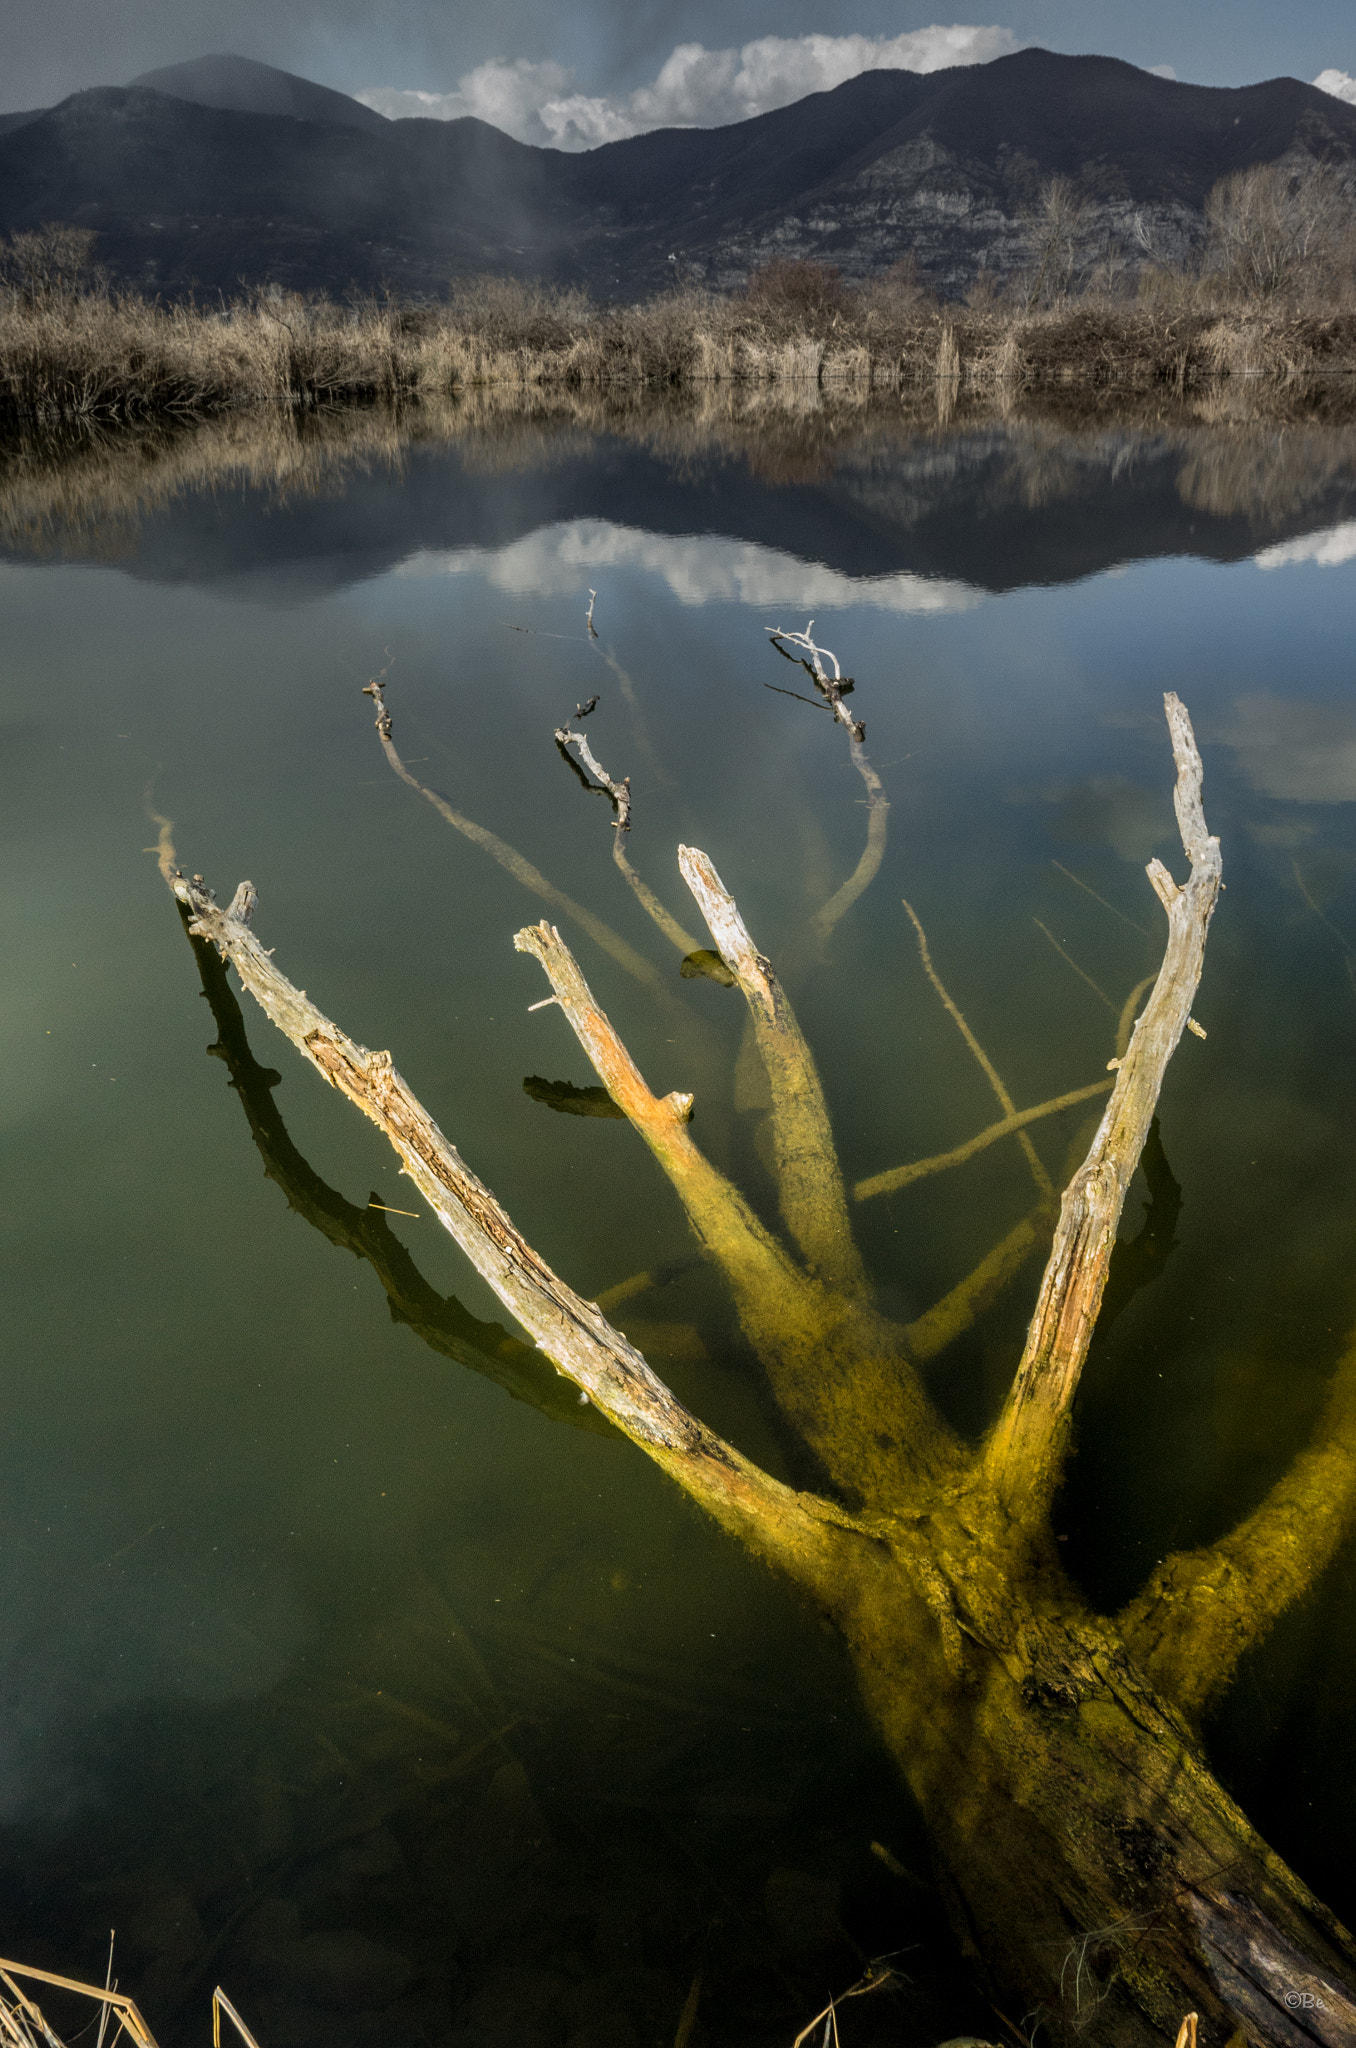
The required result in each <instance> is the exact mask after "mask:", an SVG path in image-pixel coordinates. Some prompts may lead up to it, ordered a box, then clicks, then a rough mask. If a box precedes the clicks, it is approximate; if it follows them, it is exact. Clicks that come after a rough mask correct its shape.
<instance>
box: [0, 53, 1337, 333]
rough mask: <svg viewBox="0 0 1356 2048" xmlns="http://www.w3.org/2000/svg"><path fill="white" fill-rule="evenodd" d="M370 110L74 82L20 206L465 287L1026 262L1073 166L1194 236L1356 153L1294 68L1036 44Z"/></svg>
mask: <svg viewBox="0 0 1356 2048" xmlns="http://www.w3.org/2000/svg"><path fill="white" fill-rule="evenodd" d="M212 61H213V62H217V61H218V60H212ZM241 62H242V63H243V62H244V60H241ZM269 68H270V67H266V66H260V67H254V69H256V70H258V71H264V72H267V71H268V70H269ZM188 69H189V70H192V67H188ZM155 75H156V74H148V77H149V76H155ZM276 79H277V80H281V81H284V82H285V85H286V91H287V92H288V93H291V90H292V86H293V85H299V86H306V85H308V83H309V82H308V81H305V80H294V79H293V76H292V74H289V73H281V72H280V73H277V74H276ZM245 82H246V84H247V85H249V84H250V79H249V76H248V74H247V75H246V80H245ZM267 83H268V82H267V81H265V84H267ZM258 86H259V81H258V80H257V79H256V80H254V82H253V85H252V86H251V87H250V89H251V90H253V89H254V88H255V87H258ZM268 89H269V90H270V91H274V90H279V91H281V90H282V89H283V88H282V87H277V86H275V85H269V86H268ZM313 91H314V93H315V94H316V95H318V96H320V97H319V98H318V99H315V100H311V101H305V100H304V96H303V103H305V104H307V105H309V106H311V107H312V108H316V107H318V108H320V109H321V110H322V112H323V111H324V110H325V109H326V108H328V107H329V104H330V102H331V101H334V100H337V101H340V102H343V100H344V97H345V96H344V95H342V94H331V93H330V92H329V89H328V88H325V87H319V86H317V87H314V88H313ZM349 104H350V105H351V106H352V107H353V108H355V109H358V108H359V102H357V101H352V102H349ZM361 112H362V113H363V114H365V115H366V114H370V121H369V120H357V121H349V120H344V121H339V120H336V119H332V118H330V117H329V115H328V114H326V116H325V118H323V119H322V118H316V116H315V114H314V113H310V114H301V115H298V114H296V113H277V112H271V111H270V112H254V111H241V110H239V109H237V108H223V107H211V106H207V105H204V104H202V103H201V102H198V101H193V100H190V99H187V98H184V97H182V96H179V95H171V94H168V93H166V92H163V91H161V90H159V89H158V88H156V87H153V86H151V85H150V84H148V83H140V84H133V85H130V86H121V87H98V88H94V89H92V90H91V91H88V92H85V93H79V94H74V95H72V96H71V97H70V98H69V99H67V100H64V101H62V102H60V103H59V105H57V106H56V107H53V108H50V109H46V110H44V111H42V112H40V113H38V114H36V115H30V116H23V117H11V120H12V124H11V125H9V126H8V127H6V126H5V124H4V123H3V122H0V230H7V231H9V232H13V231H15V230H16V229H22V228H25V227H33V226H36V225H38V224H39V223H40V222H41V221H43V220H51V219H60V220H65V221H69V222H72V223H73V224H75V225H79V226H87V227H90V228H93V229H94V230H95V232H96V233H97V234H98V236H99V243H98V248H97V254H98V257H99V259H100V260H101V261H103V262H104V263H106V264H107V265H108V267H109V269H110V270H111V272H112V273H113V274H114V275H115V276H116V277H117V278H119V279H120V280H123V281H126V282H130V283H136V284H139V285H142V286H148V287H151V288H153V289H155V290H158V291H163V292H166V293H168V294H170V295H182V294H185V293H188V292H191V291H194V290H197V291H203V290H206V291H225V292H231V291H234V290H236V289H238V288H239V286H240V285H241V283H245V284H248V285H260V284H265V283H274V282H276V283H278V284H281V285H283V286H285V287H287V288H295V289H301V290H308V291H314V290H320V291H326V292H329V293H332V294H334V293H342V292H343V291H345V290H346V289H349V288H351V287H352V288H357V289H358V290H361V291H371V290H374V289H378V288H381V287H387V288H390V289H394V290H396V291H399V292H403V293H407V294H411V295H441V293H442V292H443V291H444V290H445V288H446V285H447V283H448V281H449V279H451V278H453V277H455V276H457V275H465V274H468V273H471V272H484V271H492V272H501V273H508V274H515V275H520V276H539V277H543V278H545V279H548V280H550V281H553V282H578V283H584V284H587V285H589V286H590V287H592V288H593V289H594V290H596V291H600V292H602V293H603V294H605V295H617V294H619V293H620V294H623V295H636V294H638V293H641V292H646V291H651V290H653V289H655V288H656V287H657V286H660V285H662V284H663V283H664V282H666V281H670V280H672V279H673V278H674V277H675V275H676V276H678V277H679V278H681V279H683V280H685V281H686V280H692V281H700V282H702V283H705V284H708V285H712V286H716V287H720V288H726V287H729V286H732V285H737V284H739V283H741V282H742V281H743V279H744V278H745V277H746V276H747V274H748V271H749V269H750V267H751V266H753V265H756V264H758V263H760V262H766V261H767V260H768V259H769V258H770V257H772V256H777V255H781V256H791V257H810V258H814V259H817V260H821V261H828V262H832V263H835V264H838V265H839V266H841V268H842V269H843V271H844V272H845V274H847V275H848V276H864V275H868V274H870V273H871V272H873V271H879V270H882V269H884V268H887V267H888V265H889V264H890V263H891V262H892V261H894V260H896V259H897V258H898V257H900V256H903V255H906V254H908V253H910V252H912V253H913V254H914V255H915V256H916V258H917V260H918V262H919V265H920V268H921V270H922V273H923V275H924V277H925V278H926V279H927V280H928V281H929V282H931V283H932V284H934V285H935V286H936V287H938V288H939V289H941V290H942V291H944V292H955V291H960V290H963V289H964V288H965V286H966V285H967V284H969V283H970V282H972V281H973V279H974V277H975V276H976V275H978V274H979V272H980V271H981V270H984V269H989V270H991V271H994V272H997V273H998V274H1000V275H1001V274H1003V273H1005V272H1007V271H1009V270H1011V269H1013V268H1016V267H1019V266H1020V264H1021V263H1023V262H1024V261H1026V260H1027V257H1028V251H1029V236H1028V231H1027V229H1026V226H1025V223H1024V217H1023V216H1024V213H1025V210H1026V209H1027V208H1028V207H1029V206H1030V205H1031V203H1032V202H1033V201H1034V200H1035V198H1036V196H1037V193H1038V190H1039V187H1040V184H1041V181H1042V180H1043V179H1044V178H1046V177H1048V176H1050V175H1052V174H1054V173H1058V174H1061V175H1063V176H1066V177H1070V178H1072V179H1073V180H1074V181H1075V182H1076V184H1077V185H1078V187H1079V189H1080V192H1081V193H1082V194H1083V196H1084V198H1085V201H1086V203H1087V208H1088V213H1087V220H1086V234H1087V236H1088V237H1089V239H1090V241H1092V242H1096V243H1098V244H1101V245H1109V244H1111V243H1113V242H1115V241H1120V242H1121V243H1123V244H1125V245H1128V246H1130V247H1132V248H1133V247H1135V246H1137V245H1143V244H1144V243H1146V242H1147V243H1149V244H1150V245H1152V246H1153V247H1154V248H1155V249H1156V250H1157V251H1158V252H1159V253H1160V254H1161V255H1163V256H1166V257H1169V258H1177V257H1180V256H1182V255H1184V254H1186V253H1187V252H1188V251H1189V250H1190V249H1191V248H1192V247H1194V246H1196V245H1197V244H1198V243H1199V241H1200V240H1201V237H1202V235H1203V232H1204V219H1203V206H1204V201H1205V197H1206V194H1207V193H1208V191H1209V190H1210V187H1211V186H1212V185H1213V184H1214V183H1215V182H1216V180H1217V179H1218V178H1220V177H1222V176H1224V175H1226V174H1227V173H1229V172H1230V171H1234V170H1238V169H1242V168H1244V167H1245V166H1246V165H1247V164H1250V163H1256V162H1276V161H1281V162H1292V163H1294V164H1296V165H1297V166H1299V165H1302V164H1303V163H1304V162H1305V161H1308V160H1313V159H1317V158H1326V159H1328V160H1330V161H1333V162H1336V163H1338V164H1339V165H1351V166H1353V167H1356V107H1352V106H1348V105H1347V104H1346V103H1345V102H1343V101H1340V100H1337V99H1334V98H1332V97H1331V96H1329V95H1327V94H1325V93H1322V92H1320V91H1318V90H1317V89H1316V88H1314V87H1312V86H1306V85H1304V84H1302V83H1301V82H1300V81H1298V80H1295V79H1284V78H1282V79H1273V80H1267V81H1264V82H1262V83H1260V84H1257V85H1251V86H1241V87H1211V86H1194V85H1187V84H1182V83H1179V82H1177V81H1175V80H1167V79H1161V78H1158V77H1157V76H1155V75H1153V74H1151V73H1148V72H1143V71H1139V70H1137V69H1136V67H1134V66H1133V65H1130V64H1126V63H1124V62H1123V61H1122V60H1120V59H1117V58H1104V57H1063V56H1058V55H1055V54H1052V53H1051V52H1049V51H1043V50H1039V49H1026V50H1021V51H1018V52H1016V53H1014V54H1013V55H1011V56H1007V57H1001V58H997V59H995V60H993V61H992V62H991V63H989V64H985V65H975V66H966V67H955V68H953V69H951V70H947V71H939V72H932V73H928V74H921V73H916V72H903V71H869V72H863V73H861V74H859V75H858V76H857V77H856V78H853V79H849V80H848V81H847V82H846V83H845V84H843V85H839V86H837V87H835V88H833V89H832V90H831V91H827V92H823V93H816V94H813V95H811V96H810V97H808V98H807V99H804V100H801V101H799V102H797V103H796V104H795V105H793V106H791V107H784V108H779V109H777V110H775V111H773V112H772V113H768V114H759V115H755V116H753V117H751V118H749V119H747V120H745V121H741V122H737V123H734V124H731V125H730V126H727V127H723V128H715V129H698V128H675V129H657V130H653V131H651V132H650V133H648V134H645V135H639V136H632V137H630V138H627V139H626V140H623V141H618V142H611V143H605V144H603V145H601V146H600V147H599V148H597V149H593V150H588V151H581V152H566V151H560V150H555V149H549V148H539V147H537V146H536V145H533V144H530V143H524V142H518V141H516V140H515V139H514V138H512V137H510V136H508V135H505V134H503V133H502V131H500V130H498V129H495V128H492V127H490V126H489V125H488V124H487V123H484V122H481V121H477V120H475V119H474V118H471V117H465V118H463V119H461V120H457V121H451V122H441V121H434V120H423V119H413V120H400V121H387V120H385V119H384V117H382V116H381V115H379V114H375V113H372V112H371V110H370V109H361ZM15 123H17V125H14V124H15Z"/></svg>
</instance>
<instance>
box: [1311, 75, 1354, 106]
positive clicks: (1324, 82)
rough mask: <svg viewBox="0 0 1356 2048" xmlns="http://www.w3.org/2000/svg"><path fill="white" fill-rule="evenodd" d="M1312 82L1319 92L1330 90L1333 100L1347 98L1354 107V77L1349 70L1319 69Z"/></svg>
mask: <svg viewBox="0 0 1356 2048" xmlns="http://www.w3.org/2000/svg"><path fill="white" fill-rule="evenodd" d="M1314 84H1315V85H1316V86H1317V87H1318V89H1319V91H1320V92H1330V93H1331V94H1332V96H1333V98H1334V99H1335V100H1347V101H1349V102H1350V104H1351V105H1352V106H1354V107H1356V78H1353V77H1352V75H1351V73H1350V72H1349V71H1334V70H1331V69H1330V70H1327V71H1320V72H1319V74H1318V77H1317V78H1316V79H1315V80H1314Z"/></svg>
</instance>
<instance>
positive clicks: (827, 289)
mask: <svg viewBox="0 0 1356 2048" xmlns="http://www.w3.org/2000/svg"><path fill="white" fill-rule="evenodd" d="M745 297H746V298H747V300H748V303H749V305H750V307H751V308H753V309H754V311H756V312H757V313H759V314H761V315H762V316H763V317H764V318H765V319H771V320H774V321H796V322H799V323H803V324H804V323H808V324H811V325H814V326H818V325H820V324H821V323H822V322H824V321H827V320H831V319H832V318H833V316H834V315H835V314H837V315H838V316H839V317H840V318H841V317H842V316H843V315H844V314H845V313H846V312H847V311H848V309H849V301H850V297H851V294H850V293H849V290H848V287H847V285H846V284H845V283H844V282H843V273H842V271H841V270H839V268H838V266H837V265H836V264H833V263H809V262H805V261H803V260H801V259H800V258H795V259H792V258H791V257H787V256H774V257H773V258H772V260H771V261H770V262H768V263H764V264H762V265H761V266H760V268H759V269H757V270H754V271H751V272H750V274H749V282H748V287H747V290H746V292H745Z"/></svg>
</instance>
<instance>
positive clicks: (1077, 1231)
mask: <svg viewBox="0 0 1356 2048" xmlns="http://www.w3.org/2000/svg"><path fill="white" fill-rule="evenodd" d="M1163 705H1164V710H1165V712H1166V714H1167V720H1168V730H1169V732H1170V734H1171V736H1172V750H1173V756H1174V758H1175V760H1176V763H1177V786H1176V789H1175V791H1174V797H1173V801H1174V805H1175V807H1176V811H1177V824H1178V829H1179V831H1180V832H1181V835H1182V844H1183V847H1184V848H1185V849H1186V853H1187V857H1188V859H1189V860H1190V862H1191V877H1190V880H1189V881H1188V883H1187V885H1186V887H1185V889H1179V888H1178V887H1177V885H1176V883H1175V882H1174V881H1173V880H1172V877H1171V876H1170V875H1169V874H1168V872H1167V870H1166V868H1164V867H1163V866H1162V863H1161V862H1159V861H1152V862H1150V864H1149V869H1148V874H1149V879H1150V881H1151V882H1152V883H1153V885H1154V888H1155V890H1156V891H1157V893H1158V895H1159V897H1160V900H1161V901H1162V902H1163V904H1164V907H1165V909H1166V910H1167V914H1168V944H1167V949H1166V951H1165V953H1164V955H1163V965H1162V967H1161V968H1160V969H1159V974H1158V979H1157V981H1156V983H1155V984H1154V991H1153V994H1152V995H1151V996H1150V998H1149V1001H1148V1003H1147V1005H1146V1006H1145V1010H1144V1013H1143V1015H1142V1016H1141V1017H1140V1019H1139V1021H1138V1023H1137V1024H1136V1025H1135V1029H1134V1035H1133V1036H1132V1038H1131V1040H1130V1045H1129V1049H1128V1051H1127V1053H1126V1055H1125V1058H1124V1059H1123V1060H1122V1061H1121V1065H1120V1071H1119V1073H1118V1075H1117V1077H1116V1085H1115V1088H1114V1089H1113V1091H1112V1096H1111V1101H1110V1102H1109V1103H1108V1105H1107V1109H1106V1114H1105V1115H1104V1116H1103V1118H1102V1121H1101V1124H1100V1125H1099V1126H1098V1130H1097V1135H1096V1137H1095V1138H1094V1139H1093V1142H1092V1148H1091V1150H1090V1151H1089V1153H1088V1156H1087V1158H1086V1159H1085V1160H1084V1162H1083V1164H1082V1166H1081V1167H1080V1168H1079V1170H1078V1172H1077V1173H1076V1174H1075V1175H1074V1177H1073V1179H1072V1180H1071V1181H1070V1183H1069V1186H1068V1188H1067V1189H1066V1190H1065V1194H1064V1200H1063V1203H1062V1205H1061V1210H1060V1220H1059V1227H1058V1229H1057V1230H1056V1233H1055V1242H1054V1247H1053V1249H1052V1251H1051V1254H1050V1260H1049V1263H1048V1265H1047V1266H1046V1269H1045V1278H1044V1281H1043V1282H1042V1285H1041V1292H1040V1297H1039V1300H1038V1302H1037V1305H1036V1313H1035V1315H1034V1316H1033V1318H1032V1322H1031V1328H1030V1331H1029V1333H1028V1335H1027V1341H1026V1349H1025V1351H1024V1352H1023V1354H1022V1360H1021V1364H1020V1365H1019V1367H1018V1369H1017V1376H1016V1379H1015V1381H1014V1384H1013V1387H1012V1391H1011V1392H1010V1394H1009V1396H1008V1399H1007V1402H1006V1404H1005V1406H1004V1409H1003V1413H1002V1415H1001V1416H1000V1418H999V1420H998V1423H997V1425H996V1427H995V1429H994V1432H993V1435H992V1437H991V1438H990V1441H989V1445H988V1448H987V1451H986V1464H987V1467H988V1471H989V1474H990V1477H991V1479H992V1481H993V1484H994V1485H995V1487H996V1488H997V1489H998V1491H999V1493H1000V1494H1001V1495H1002V1496H1003V1497H1004V1498H1005V1499H1006V1500H1007V1502H1008V1504H1009V1506H1010V1508H1011V1509H1012V1511H1013V1513H1014V1514H1017V1515H1018V1516H1019V1517H1020V1518H1022V1519H1030V1518H1034V1517H1039V1516H1040V1515H1042V1514H1043V1513H1044V1512H1045V1510H1046V1508H1047V1507H1048V1505H1049V1502H1050V1499H1051V1497H1052V1494H1053V1491H1054V1488H1055V1486H1056V1484H1057V1483H1058V1477H1059V1472H1060V1468H1061V1466H1062V1463H1063V1459H1064V1453H1065V1450H1066V1447H1067V1444H1068V1438H1069V1430H1070V1426H1071V1414H1072V1407H1073V1398H1074V1394H1075V1392H1076V1390H1077V1386H1078V1379H1079V1374H1080V1373H1081V1372H1082V1369H1083V1361H1084V1359H1085V1358H1086V1357H1087V1352H1088V1345H1089V1343H1090V1342H1091V1339H1092V1331H1093V1326H1094V1324H1095V1323H1096V1320H1097V1311H1098V1309H1099V1307H1100V1306H1101V1300H1102V1289H1103V1288H1104V1286H1105V1285H1106V1276H1107V1268H1108V1266H1109V1264H1110V1260H1111V1253H1112V1250H1113V1248H1114V1245H1115V1242H1116V1229H1117V1225H1118V1224H1119V1222H1120V1215H1121V1210H1122V1208H1123V1206H1124V1203H1125V1192H1126V1189H1127V1187H1128V1186H1129V1184H1130V1180H1131V1177H1132V1175H1133V1174H1134V1171H1135V1167H1136V1165H1137V1164H1138V1161H1139V1155H1140V1152H1141V1150H1142V1149H1143V1145H1144V1141H1145V1138H1146V1137H1147V1136H1148V1132H1149V1125H1150V1122H1151V1120H1152V1118H1153V1113H1154V1107H1155V1105H1156V1103H1157V1101H1158V1095H1159V1090H1160V1089H1161V1087H1162V1085H1163V1077H1164V1074H1165V1073H1166V1072H1167V1066H1168V1061H1169V1060H1170V1059H1171V1058H1172V1055H1173V1052H1174V1051H1175V1050H1176V1046H1177V1041H1178V1040H1179V1039H1180V1037H1181V1036H1182V1033H1183V1032H1184V1031H1185V1030H1186V1028H1187V1022H1188V1019H1189V1018H1190V1016H1191V1004H1192V1000H1193V998H1194V996H1195V993H1196V989H1197V987H1198V986H1199V983H1200V978H1201V967H1202V964H1203V962H1204V958H1205V941H1206V934H1207V933H1208V931H1209V929H1210V919H1211V916H1212V915H1213V912H1214V908H1215V902H1216V899H1217V897H1218V895H1219V887H1220V853H1219V841H1218V840H1217V839H1212V838H1211V837H1210V835H1209V833H1208V832H1207V830H1206V825H1205V812H1204V810H1203V808H1202V804H1201V757H1200V754H1199V753H1198V751H1197V748H1196V740H1195V735H1194V734H1193V732H1192V730H1191V720H1190V719H1189V718H1188V716H1187V712H1186V707H1185V706H1184V705H1183V704H1182V703H1181V701H1180V699H1179V698H1177V697H1176V696H1175V695H1173V694H1172V693H1171V692H1169V693H1168V694H1167V696H1165V697H1164V700H1163Z"/></svg>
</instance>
